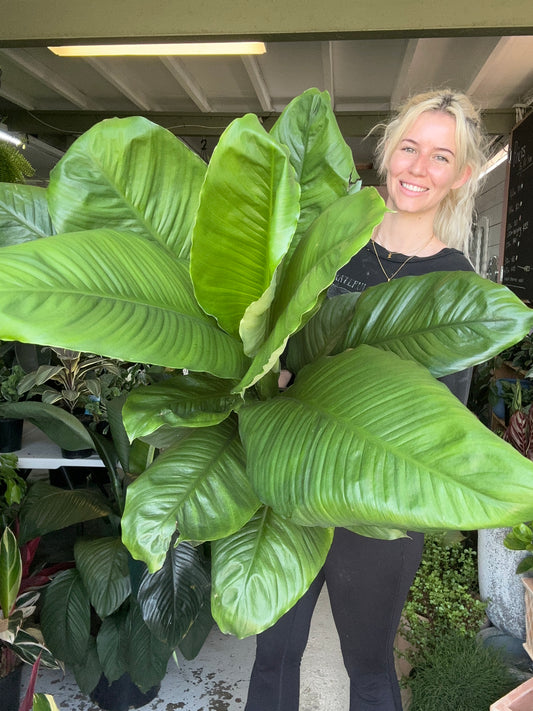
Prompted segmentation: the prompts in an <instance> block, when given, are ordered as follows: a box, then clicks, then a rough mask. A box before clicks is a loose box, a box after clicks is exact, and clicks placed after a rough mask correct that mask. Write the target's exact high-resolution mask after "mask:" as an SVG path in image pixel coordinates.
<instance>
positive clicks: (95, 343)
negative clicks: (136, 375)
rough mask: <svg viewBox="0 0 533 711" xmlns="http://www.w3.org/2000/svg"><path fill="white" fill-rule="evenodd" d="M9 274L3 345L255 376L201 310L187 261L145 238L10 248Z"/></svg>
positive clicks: (109, 235) (105, 233)
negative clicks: (33, 346) (58, 349)
mask: <svg viewBox="0 0 533 711" xmlns="http://www.w3.org/2000/svg"><path fill="white" fill-rule="evenodd" d="M0 273H1V274H2V280H1V281H0V310H1V311H2V323H1V325H0V339H3V340H18V341H25V342H30V343H39V344H45V345H53V346H61V347H64V348H70V349H72V350H79V351H85V352H89V353H98V354H99V355H106V356H109V357H113V358H119V359H121V360H126V361H133V362H140V363H151V364H154V365H164V366H168V367H175V368H190V369H191V370H197V371H204V370H205V371H207V372H210V373H213V374H215V375H218V376H219V377H226V378H235V377H239V376H240V375H241V374H242V372H244V368H245V367H246V358H245V357H244V355H243V353H242V345H241V344H240V342H239V341H238V340H237V339H234V338H232V337H231V336H228V335H227V334H226V333H224V332H223V331H221V329H220V328H218V326H217V324H216V322H215V321H214V320H213V319H211V318H209V317H208V316H206V314H205V313H204V312H203V311H202V309H201V308H200V307H199V306H198V304H197V302H196V300H195V298H194V294H193V291H192V284H191V281H190V277H189V273H188V263H187V261H186V260H182V259H177V258H173V257H172V256H171V255H170V254H169V253H168V252H167V251H166V250H165V249H163V248H162V247H161V246H160V245H158V244H156V243H154V242H150V241H149V240H146V239H143V238H142V237H138V236H136V235H134V234H126V233H120V232H114V231H112V230H107V229H102V230H94V231H92V232H77V233H72V234H68V235H55V236H52V237H48V238H47V239H44V240H39V241H37V242H28V243H26V244H22V245H17V246H15V247H5V248H4V249H2V250H0ZM176 334H179V337H177V335H176Z"/></svg>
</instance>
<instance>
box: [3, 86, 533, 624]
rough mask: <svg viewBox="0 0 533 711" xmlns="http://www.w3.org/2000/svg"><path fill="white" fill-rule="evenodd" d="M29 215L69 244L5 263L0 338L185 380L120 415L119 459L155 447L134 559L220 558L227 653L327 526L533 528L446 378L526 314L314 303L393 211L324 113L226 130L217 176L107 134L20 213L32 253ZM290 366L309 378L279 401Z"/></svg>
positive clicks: (418, 302)
mask: <svg viewBox="0 0 533 711" xmlns="http://www.w3.org/2000/svg"><path fill="white" fill-rule="evenodd" d="M32 197H33V199H35V200H37V201H38V202H39V206H40V208H41V209H43V210H44V208H45V207H46V208H47V209H48V211H49V213H50V216H51V221H52V223H53V230H51V232H52V231H53V232H56V233H57V234H51V232H50V234H51V236H49V237H46V238H45V239H36V240H33V241H28V242H27V243H25V244H20V245H15V246H10V247H5V248H3V249H0V268H1V269H2V274H3V279H2V284H1V285H0V308H2V310H3V312H5V313H6V314H9V317H8V318H6V321H5V323H3V324H2V326H1V327H0V337H4V338H5V337H11V338H13V337H16V338H19V339H20V340H23V341H30V342H39V341H42V340H46V342H48V343H52V344H53V345H54V346H58V347H66V348H72V349H77V350H83V351H88V352H93V353H95V352H96V353H100V354H103V355H105V356H107V357H113V358H122V359H124V360H128V361H133V362H148V363H153V364H157V365H161V366H165V367H170V368H175V369H177V374H176V375H175V376H173V377H171V378H169V379H168V380H166V381H164V382H162V383H159V384H157V385H151V386H148V387H146V388H145V389H141V388H139V389H137V390H135V391H134V392H133V393H132V394H131V395H130V396H129V398H128V400H127V402H126V405H125V407H124V420H125V423H126V429H127V431H128V435H129V436H130V438H132V439H134V438H140V437H142V438H145V437H150V436H152V434H153V433H155V434H156V435H158V436H161V437H162V436H163V435H164V436H165V437H166V448H165V450H164V452H162V453H161V454H160V455H159V456H157V457H156V459H155V460H154V462H153V463H152V464H151V465H150V466H149V467H148V468H147V470H146V471H145V472H143V474H141V476H140V477H138V478H137V479H136V480H135V481H134V482H133V483H132V484H131V485H130V486H129V487H128V490H127V496H126V505H125V509H124V512H123V515H122V538H123V541H124V543H125V544H126V546H127V547H128V549H129V550H130V552H131V553H132V555H133V557H135V558H138V559H143V560H145V561H146V562H147V564H148V567H149V569H150V570H151V571H152V572H155V571H156V570H157V569H158V568H160V566H162V565H163V564H164V562H165V560H166V556H167V552H168V550H169V546H170V545H171V543H172V541H173V540H174V536H175V534H176V531H177V532H178V533H179V540H180V541H181V542H180V544H179V545H180V546H181V545H183V544H184V543H183V542H184V541H187V540H190V541H202V540H211V541H213V543H212V545H211V550H212V576H213V577H212V598H211V606H212V610H213V614H214V617H215V619H216V621H217V623H218V624H219V626H220V627H221V629H222V630H223V631H225V632H232V633H234V634H237V635H239V636H246V635H250V634H254V633H256V632H258V631H260V630H262V629H265V628H266V627H268V626H269V625H271V624H272V623H273V622H274V621H275V620H276V619H277V618H278V617H279V616H280V615H281V614H283V613H284V612H285V611H286V610H287V609H288V608H289V607H291V606H292V605H293V604H294V602H295V601H296V600H297V599H298V597H299V596H300V595H301V594H303V592H304V591H305V589H306V588H307V586H308V585H309V584H310V582H311V581H312V580H313V579H314V577H315V575H316V573H317V571H318V570H319V568H320V566H321V565H322V563H323V561H324V558H325V556H326V554H327V550H328V547H329V545H330V541H331V536H332V527H333V526H336V525H340V526H347V527H350V528H352V529H354V530H357V531H360V532H363V533H365V534H366V535H371V536H381V537H383V536H384V537H388V538H391V537H397V536H400V535H404V531H405V530H406V529H407V528H414V529H417V530H428V529H429V530H434V529H440V528H463V529H468V528H481V527H488V526H494V525H507V524H511V523H516V522H517V521H519V520H521V519H522V520H525V519H528V518H531V517H533V500H532V499H531V497H527V496H524V492H526V491H530V490H531V481H532V473H533V465H532V464H531V462H528V461H527V460H525V459H524V458H523V457H521V456H520V455H519V454H518V453H517V452H516V451H515V450H514V449H513V448H512V447H511V446H510V445H509V444H507V443H505V442H503V441H501V440H500V439H499V438H497V437H496V436H495V435H494V434H493V433H491V432H489V431H488V430H487V429H486V428H485V427H484V426H483V425H482V424H481V423H479V422H478V420H477V419H476V418H475V416H474V415H472V413H470V412H469V411H468V410H466V408H464V407H463V406H462V405H461V404H460V403H459V402H457V401H456V400H455V399H454V398H453V396H452V395H451V394H450V393H449V392H448V391H447V390H446V389H445V388H444V387H443V386H442V385H441V384H440V383H438V382H436V381H435V379H434V376H442V375H445V374H447V373H450V372H453V371H456V370H459V369H462V368H465V367H468V366H471V365H473V364H475V363H477V362H481V361H484V360H486V359H487V358H489V357H492V356H493V355H495V354H496V353H498V352H501V351H502V350H503V349H504V348H506V347H508V346H509V345H511V343H513V342H516V341H517V340H519V339H521V338H523V336H524V335H525V334H526V333H527V332H528V331H529V330H530V328H531V326H532V325H533V313H532V312H531V311H530V309H528V308H527V307H526V306H524V304H523V303H522V302H521V301H520V300H519V299H518V298H516V297H515V296H514V295H513V294H512V293H511V292H510V291H509V290H508V289H506V288H505V287H503V286H501V285H497V284H493V283H492V282H488V281H486V280H483V279H481V278H480V277H478V276H477V275H475V274H473V273H461V274H453V275H450V274H447V273H440V274H429V275H426V276H424V277H416V278H404V279H399V280H396V281H392V282H390V283H389V284H385V285H381V286H377V287H373V288H372V289H368V290H367V291H366V292H365V293H364V294H362V295H361V296H360V297H359V298H356V295H353V297H352V296H351V295H348V296H346V297H336V298H335V300H330V301H325V300H324V297H325V295H326V291H327V289H328V287H329V285H330V284H331V283H332V281H333V279H334V277H335V274H336V272H337V270H338V269H339V268H340V267H341V266H342V265H344V264H345V263H346V262H347V261H348V260H349V259H350V257H351V256H352V255H353V254H354V253H355V252H356V251H357V250H358V249H360V248H361V247H362V246H363V245H364V244H365V243H366V242H367V241H368V240H369V238H370V235H371V233H372V230H373V228H374V227H375V226H376V225H377V224H378V223H379V222H380V220H381V219H382V215H383V213H384V210H385V207H384V203H383V201H382V199H381V198H380V196H379V195H378V193H377V191H375V190H374V189H372V188H364V189H362V190H360V181H358V179H357V173H356V171H355V167H354V163H353V157H352V154H351V151H350V149H349V147H348V146H347V145H346V143H345V142H344V140H343V139H342V136H341V134H340V131H339V128H338V126H337V124H336V121H335V118H334V115H333V112H332V110H331V106H330V102H329V97H328V96H327V94H325V93H320V92H318V91H317V90H314V89H312V90H309V91H307V92H305V93H304V94H303V95H301V96H300V97H297V98H296V99H295V100H294V101H293V102H291V104H289V106H288V107H287V108H286V109H285V111H284V112H283V113H282V115H281V116H280V118H279V120H278V121H277V122H276V124H275V126H274V127H273V129H272V131H271V132H270V133H267V132H266V131H265V130H264V128H263V127H262V125H261V122H260V121H259V119H258V118H257V117H256V116H254V115H247V116H244V117H242V118H241V119H237V120H236V121H234V122H233V123H232V124H231V125H230V126H229V127H228V129H227V130H226V131H225V132H224V134H223V135H222V137H221V139H220V141H219V143H218V145H217V147H216V149H215V151H214V153H213V156H212V158H211V161H210V164H209V167H206V166H205V164H204V163H203V162H202V161H201V160H200V159H199V158H198V156H196V155H195V154H194V153H193V152H192V151H190V150H189V149H188V148H187V147H186V146H184V145H183V144H182V143H181V142H180V141H179V140H177V139H176V138H175V137H174V136H172V135H171V134H170V133H169V132H168V131H165V130H164V129H162V128H160V127H157V126H155V125H153V124H151V123H150V122H148V121H146V120H144V119H142V118H129V119H124V120H120V119H111V120H109V121H104V122H102V123H101V124H98V125H97V126H95V127H93V128H92V129H90V130H89V131H88V132H87V133H86V134H84V135H83V136H82V137H81V138H80V139H78V140H77V141H76V142H75V143H74V144H73V146H72V147H71V148H70V149H69V151H68V152H67V154H66V155H65V156H64V158H63V159H62V160H61V161H60V163H59V164H58V165H57V166H56V168H54V170H53V171H52V174H51V179H50V184H49V187H48V189H47V190H46V192H43V193H40V194H39V195H33V196H29V195H28V196H27V200H26V201H24V203H23V205H22V206H21V208H20V210H21V215H20V220H19V222H20V223H21V224H22V222H23V221H24V220H26V223H27V227H26V235H27V237H28V239H30V237H31V235H33V234H37V233H38V232H39V230H40V229H42V226H39V227H37V226H36V222H39V221H38V220H35V218H32V217H31V214H35V210H34V211H32V210H31V208H30V202H29V201H30V200H31V199H32ZM2 200H6V201H9V200H12V197H10V191H9V190H7V188H4V197H2V196H1V195H0V202H1V201H2ZM43 272H46V280H43V278H42V277H43ZM88 275H90V278H88ZM22 284H24V294H25V295H26V297H27V298H25V299H20V298H18V294H17V292H18V291H19V290H20V289H21V288H22ZM332 301H334V302H335V303H334V304H332V303H331V302H332ZM459 302H460V304H461V308H458V306H457V305H458V303H459ZM286 347H288V363H289V367H290V369H291V370H292V371H293V372H296V373H297V375H296V380H295V383H294V384H293V385H291V386H290V388H289V389H288V390H286V391H285V392H283V393H279V392H278V387H277V380H278V372H279V367H280V366H279V357H280V355H281V354H282V352H283V351H284V350H285V349H286ZM181 371H182V372H181ZM391 373H393V374H394V383H395V384H394V386H392V385H391V380H390V375H391ZM450 422H453V428H450ZM415 482H416V489H415V486H414V484H415ZM178 549H179V546H178ZM273 590H275V591H276V594H275V595H273V594H272V591H273Z"/></svg>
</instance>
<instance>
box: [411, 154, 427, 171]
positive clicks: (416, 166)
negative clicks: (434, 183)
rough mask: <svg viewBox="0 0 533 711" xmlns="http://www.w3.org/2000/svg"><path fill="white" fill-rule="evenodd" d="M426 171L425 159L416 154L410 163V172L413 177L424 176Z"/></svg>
mask: <svg viewBox="0 0 533 711" xmlns="http://www.w3.org/2000/svg"><path fill="white" fill-rule="evenodd" d="M426 171H427V157H426V156H424V155H423V154H422V153H418V154H417V155H416V156H415V158H414V160H413V162H412V163H411V172H412V173H413V174H414V175H425V173H426Z"/></svg>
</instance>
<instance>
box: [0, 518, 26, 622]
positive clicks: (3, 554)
mask: <svg viewBox="0 0 533 711" xmlns="http://www.w3.org/2000/svg"><path fill="white" fill-rule="evenodd" d="M21 579H22V560H21V557H20V551H19V547H18V543H17V539H16V537H15V534H14V533H13V532H12V531H11V529H10V528H9V527H7V526H6V528H5V530H4V533H3V534H2V538H0V607H1V608H2V612H3V614H4V619H7V618H8V617H9V613H10V612H11V609H12V607H13V605H14V604H15V600H16V599H17V595H18V593H19V588H20V581H21Z"/></svg>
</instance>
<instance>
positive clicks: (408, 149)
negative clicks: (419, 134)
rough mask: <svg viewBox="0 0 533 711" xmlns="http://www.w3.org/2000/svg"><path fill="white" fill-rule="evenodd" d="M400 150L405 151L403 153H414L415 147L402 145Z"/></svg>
mask: <svg viewBox="0 0 533 711" xmlns="http://www.w3.org/2000/svg"><path fill="white" fill-rule="evenodd" d="M402 151H405V153H414V152H415V149H414V148H413V147H412V146H403V148H402Z"/></svg>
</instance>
